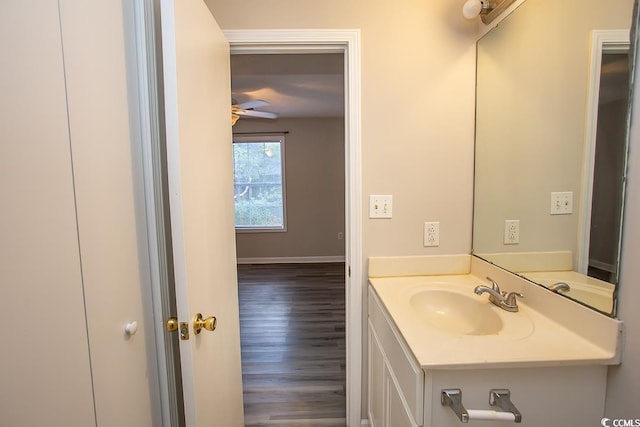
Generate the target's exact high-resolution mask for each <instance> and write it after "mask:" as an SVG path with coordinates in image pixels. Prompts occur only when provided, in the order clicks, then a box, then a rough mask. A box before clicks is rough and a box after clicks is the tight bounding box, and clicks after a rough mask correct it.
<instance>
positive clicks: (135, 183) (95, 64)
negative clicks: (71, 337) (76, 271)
mask: <svg viewBox="0 0 640 427" xmlns="http://www.w3.org/2000/svg"><path fill="white" fill-rule="evenodd" d="M59 3H60V12H61V18H62V43H63V47H64V58H65V71H66V76H67V99H68V109H69V124H70V129H71V146H72V149H73V169H74V177H75V189H76V206H77V212H78V226H79V230H80V234H79V240H80V248H81V255H82V271H83V278H84V288H85V303H86V307H87V325H88V333H89V342H90V345H91V367H92V374H93V386H94V394H95V399H96V418H97V421H98V425H99V426H122V427H128V426H131V427H145V426H149V427H150V426H157V425H160V424H161V420H160V403H159V396H158V380H157V363H156V355H155V345H154V342H153V339H154V333H153V324H152V316H151V294H150V289H151V288H150V285H149V266H148V260H147V254H146V250H147V240H146V236H145V230H146V227H145V222H144V221H145V210H144V197H143V191H142V181H141V169H142V167H141V159H140V149H141V148H140V141H139V138H140V136H139V135H140V133H139V131H138V130H137V117H138V115H139V111H138V106H137V104H136V99H137V90H136V84H137V75H136V72H137V70H136V57H135V54H134V53H135V37H134V36H135V32H134V19H133V12H134V8H133V7H134V4H135V2H134V1H130V0H127V1H119V0H116V1H113V0H106V1H105V0H59ZM134 321H135V322H137V325H138V328H137V331H136V333H135V334H134V335H131V336H128V335H127V334H126V333H125V326H126V325H127V324H128V323H130V322H134ZM158 321H161V319H158Z"/></svg>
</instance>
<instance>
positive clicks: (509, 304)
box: [473, 276, 524, 312]
mask: <svg viewBox="0 0 640 427" xmlns="http://www.w3.org/2000/svg"><path fill="white" fill-rule="evenodd" d="M487 280H489V281H490V282H491V287H488V286H485V285H480V286H476V288H475V289H474V290H473V291H474V292H475V293H476V294H478V295H482V294H483V293H485V292H486V293H488V294H489V301H490V302H491V303H493V304H494V305H497V306H498V307H500V308H501V309H503V310H507V311H511V312H516V311H518V301H517V300H516V297H520V298H524V295H522V294H521V293H518V292H508V293H507V292H504V291H501V290H500V286H498V283H496V281H495V280H493V279H492V278H491V277H489V276H487Z"/></svg>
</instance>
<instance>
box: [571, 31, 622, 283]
mask: <svg viewBox="0 0 640 427" xmlns="http://www.w3.org/2000/svg"><path fill="white" fill-rule="evenodd" d="M629 49H630V41H629V30H593V31H592V32H591V54H590V61H591V63H590V68H589V91H588V93H587V108H586V114H587V118H586V131H585V144H584V157H583V161H582V165H583V166H582V167H583V169H582V197H581V198H580V200H581V202H580V218H579V226H578V256H577V262H578V265H577V269H576V270H577V271H578V272H579V273H582V274H587V269H588V268H589V241H590V234H591V203H592V197H593V168H594V165H595V159H596V135H597V130H598V101H599V97H600V69H601V68H602V54H603V53H607V52H628V51H629ZM623 203H624V201H623ZM618 240H620V238H618Z"/></svg>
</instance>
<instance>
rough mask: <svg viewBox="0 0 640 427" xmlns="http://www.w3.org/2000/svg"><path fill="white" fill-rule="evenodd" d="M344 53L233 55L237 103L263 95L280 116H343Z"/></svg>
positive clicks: (262, 108)
mask: <svg viewBox="0 0 640 427" xmlns="http://www.w3.org/2000/svg"><path fill="white" fill-rule="evenodd" d="M343 58H344V55H343V54H341V53H321V54H272V55H271V54H234V55H231V95H232V98H233V102H234V103H238V104H241V103H243V102H247V101H251V100H255V99H262V100H264V101H267V102H268V103H269V105H268V106H266V107H261V108H259V109H257V110H259V111H269V112H273V113H277V114H278V115H279V116H280V117H299V118H300V117H343V116H344V59H343Z"/></svg>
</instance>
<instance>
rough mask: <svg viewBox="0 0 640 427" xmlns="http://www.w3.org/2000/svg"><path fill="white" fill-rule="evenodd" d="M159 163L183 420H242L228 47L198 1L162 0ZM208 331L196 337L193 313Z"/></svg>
mask: <svg viewBox="0 0 640 427" xmlns="http://www.w3.org/2000/svg"><path fill="white" fill-rule="evenodd" d="M161 5H162V6H161V7H162V9H161V15H162V44H163V69H164V90H165V93H164V95H165V120H166V130H167V153H168V160H167V169H168V180H169V192H170V196H169V202H170V211H171V212H170V213H171V228H172V243H173V256H174V263H175V266H174V267H175V276H176V299H177V305H178V320H179V321H180V322H189V323H190V325H191V326H190V328H189V329H190V330H189V334H190V336H189V339H188V340H181V341H180V357H181V363H182V375H183V391H184V400H185V412H186V413H185V417H186V421H187V425H189V426H195V425H197V426H214V425H215V426H225V427H234V426H238V427H240V426H242V425H243V424H244V423H243V408H242V371H241V364H240V329H239V316H238V294H237V276H236V255H235V232H234V209H233V192H232V191H233V182H232V180H233V171H232V154H231V117H230V102H231V82H230V70H229V46H228V43H227V41H226V39H225V38H224V35H223V34H222V32H221V31H220V28H219V27H218V25H217V23H216V22H215V20H214V19H213V16H212V15H211V13H210V12H209V10H208V8H207V7H206V5H205V4H204V2H203V1H202V0H180V1H176V2H175V3H174V1H173V0H163V1H162V3H161ZM196 313H202V315H203V316H204V317H205V318H206V317H209V316H215V317H216V318H217V328H216V330H215V331H213V332H210V331H207V330H203V331H202V332H201V333H200V334H198V335H196V334H195V333H194V330H193V321H192V319H193V317H194V315H195V314H196Z"/></svg>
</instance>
